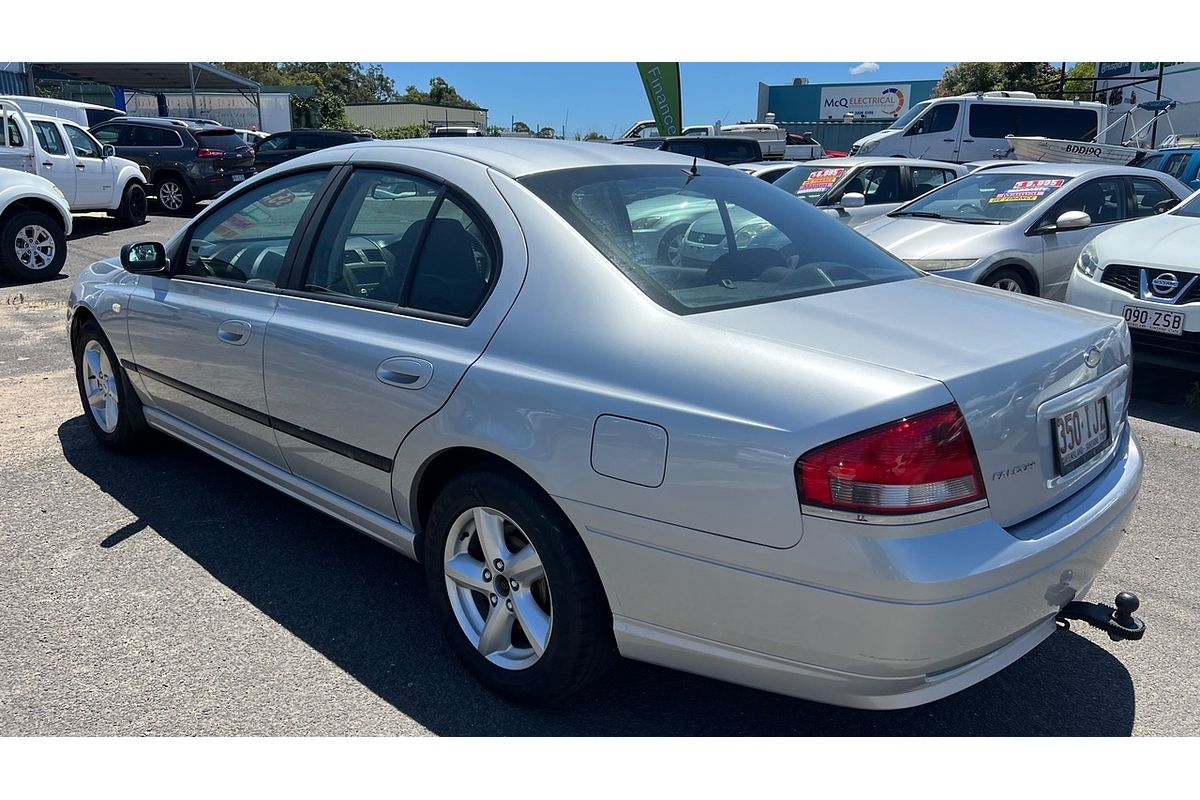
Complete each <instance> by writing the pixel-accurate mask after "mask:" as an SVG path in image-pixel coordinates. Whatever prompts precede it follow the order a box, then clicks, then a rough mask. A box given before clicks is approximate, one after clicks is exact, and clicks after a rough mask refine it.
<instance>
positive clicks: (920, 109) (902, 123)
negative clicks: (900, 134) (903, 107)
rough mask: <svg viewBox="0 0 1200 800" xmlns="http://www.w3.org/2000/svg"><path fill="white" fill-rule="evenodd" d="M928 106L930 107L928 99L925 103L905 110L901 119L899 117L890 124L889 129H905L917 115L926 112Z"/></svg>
mask: <svg viewBox="0 0 1200 800" xmlns="http://www.w3.org/2000/svg"><path fill="white" fill-rule="evenodd" d="M927 108H929V101H928V100H926V101H925V102H923V103H917V104H916V105H915V106H913V107H912V108H910V109H909V110H908V111H905V112H904V114H903V115H902V116H901V117H900V118H899V119H897V120H896V121H895V122H893V123H892V124H891V125H888V130H889V131H902V130H904V129H905V128H907V127H908V126H909V123H911V122H912V121H913V120H914V119H916V118H917V117H919V116H921V114H922V113H924V111H925V109H927Z"/></svg>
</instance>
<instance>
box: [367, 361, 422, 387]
mask: <svg viewBox="0 0 1200 800" xmlns="http://www.w3.org/2000/svg"><path fill="white" fill-rule="evenodd" d="M375 377H376V378H378V379H379V380H380V382H382V383H386V384H387V385H388V386H398V387H400V388H401V389H421V388H423V387H425V386H426V385H428V384H429V381H430V380H432V379H433V364H430V363H429V362H428V361H426V360H425V359H423V358H412V357H411V356H397V357H395V358H389V359H387V360H386V361H384V362H383V363H381V364H380V365H379V366H378V367H377V368H376V369H375Z"/></svg>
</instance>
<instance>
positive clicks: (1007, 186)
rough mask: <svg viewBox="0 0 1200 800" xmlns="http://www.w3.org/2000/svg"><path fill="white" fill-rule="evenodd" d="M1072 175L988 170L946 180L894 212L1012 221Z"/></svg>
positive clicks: (987, 222) (983, 222)
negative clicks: (950, 180)
mask: <svg viewBox="0 0 1200 800" xmlns="http://www.w3.org/2000/svg"><path fill="white" fill-rule="evenodd" d="M1068 180H1069V179H1068V178H1067V177H1065V176H1062V175H1030V174H1027V173H1020V172H1003V173H1002V172H999V171H998V170H985V171H983V172H977V173H974V174H972V175H968V176H967V177H965V178H963V179H961V180H957V181H955V182H954V183H949V184H946V185H945V186H942V187H941V188H938V189H934V190H933V191H932V192H930V193H928V194H926V195H922V196H921V197H918V198H917V199H916V200H913V201H912V202H911V203H909V204H908V205H906V206H904V207H903V208H900V209H897V210H896V211H893V212H892V213H891V216H894V217H904V216H911V217H928V218H930V219H945V220H950V221H952V222H966V223H975V224H978V225H1000V224H1004V223H1008V222H1012V221H1013V220H1015V219H1017V218H1018V217H1021V216H1023V215H1024V214H1026V213H1027V212H1029V211H1031V210H1032V209H1033V208H1034V207H1036V206H1037V205H1038V204H1039V203H1042V202H1043V201H1045V200H1046V199H1047V198H1049V197H1052V196H1054V194H1055V193H1056V192H1058V191H1059V190H1060V189H1062V187H1063V186H1064V185H1065V184H1066V182H1067V181H1068Z"/></svg>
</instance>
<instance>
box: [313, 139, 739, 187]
mask: <svg viewBox="0 0 1200 800" xmlns="http://www.w3.org/2000/svg"><path fill="white" fill-rule="evenodd" d="M404 149H413V150H428V151H433V152H439V153H447V154H450V155H455V156H460V157H462V158H467V159H470V160H472V161H476V162H478V163H480V164H483V165H485V166H487V167H490V168H492V169H494V170H496V171H497V172H501V173H503V174H505V175H508V176H509V177H512V178H521V177H524V176H526V175H533V174H536V173H541V172H551V171H554V170H560V169H575V168H579V167H603V166H617V165H636V164H648V165H654V164H658V165H669V166H679V167H688V166H691V164H692V161H693V158H692V156H683V155H679V154H677V153H669V152H666V151H664V150H651V149H647V148H643V147H610V146H608V145H607V144H606V143H603V142H565V141H561V140H557V139H514V138H509V137H505V136H447V137H439V138H435V139H397V140H380V139H375V140H372V141H367V142H358V143H355V144H349V145H342V146H340V147H336V148H329V149H326V150H322V151H319V152H320V153H324V154H326V158H327V159H328V161H329V162H331V163H332V162H337V163H340V162H342V161H344V160H345V158H346V153H347V152H348V151H353V152H356V153H370V154H371V155H372V156H376V157H378V158H380V159H381V160H386V159H387V156H388V154H389V153H394V154H395V155H396V156H397V157H399V156H401V155H402V154H403V150H404ZM314 155H316V154H314ZM304 158H306V162H305V163H308V164H312V163H315V162H316V159H315V158H314V157H313V156H305V157H304ZM324 160H325V159H321V161H324ZM705 167H706V168H707V169H729V167H726V166H724V165H721V164H716V163H706V164H705Z"/></svg>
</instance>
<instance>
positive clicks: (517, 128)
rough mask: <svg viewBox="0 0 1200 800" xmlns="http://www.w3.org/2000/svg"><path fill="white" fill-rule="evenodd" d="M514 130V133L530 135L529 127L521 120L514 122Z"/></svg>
mask: <svg viewBox="0 0 1200 800" xmlns="http://www.w3.org/2000/svg"><path fill="white" fill-rule="evenodd" d="M512 129H513V133H529V126H528V125H526V124H525V123H524V122H521V120H517V121H516V122H514V123H513V128H512Z"/></svg>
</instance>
